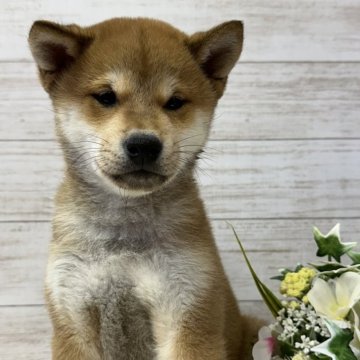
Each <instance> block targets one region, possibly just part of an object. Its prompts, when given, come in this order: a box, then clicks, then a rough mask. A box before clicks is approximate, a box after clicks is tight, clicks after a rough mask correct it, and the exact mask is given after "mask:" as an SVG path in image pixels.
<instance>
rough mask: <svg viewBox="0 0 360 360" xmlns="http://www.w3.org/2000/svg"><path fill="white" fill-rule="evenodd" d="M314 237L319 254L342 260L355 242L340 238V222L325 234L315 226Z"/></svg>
mask: <svg viewBox="0 0 360 360" xmlns="http://www.w3.org/2000/svg"><path fill="white" fill-rule="evenodd" d="M313 232H314V239H315V241H316V244H317V246H318V251H317V253H316V255H317V256H326V255H327V256H328V257H329V259H330V258H334V259H335V260H336V261H338V262H340V258H341V256H342V255H344V254H346V253H347V252H348V251H350V250H351V249H352V248H353V247H354V246H356V243H355V242H351V243H343V242H342V241H341V238H340V224H336V225H335V226H334V227H333V228H332V229H331V230H330V231H329V233H328V234H326V235H323V234H322V233H321V232H320V230H319V229H318V228H316V227H314V231H313Z"/></svg>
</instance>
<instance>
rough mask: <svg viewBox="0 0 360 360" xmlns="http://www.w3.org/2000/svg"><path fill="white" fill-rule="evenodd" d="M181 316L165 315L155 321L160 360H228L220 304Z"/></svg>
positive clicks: (201, 307)
mask: <svg viewBox="0 0 360 360" xmlns="http://www.w3.org/2000/svg"><path fill="white" fill-rule="evenodd" d="M210 301H211V300H210ZM211 302H213V300H212V301H211ZM178 315H179V314H166V315H164V313H162V314H161V315H160V316H158V317H156V318H155V319H154V320H155V321H154V323H153V330H154V335H155V341H156V345H157V358H156V359H157V360H195V359H196V360H225V359H226V352H225V339H224V331H223V330H224V312H223V311H222V304H221V301H219V302H218V303H217V304H215V303H214V302H213V303H212V304H210V303H209V302H207V303H205V304H202V306H198V307H195V308H192V309H191V310H188V311H187V312H186V314H182V316H178Z"/></svg>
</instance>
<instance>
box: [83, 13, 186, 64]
mask: <svg viewBox="0 0 360 360" xmlns="http://www.w3.org/2000/svg"><path fill="white" fill-rule="evenodd" d="M92 32H93V33H94V35H95V36H94V42H93V45H92V47H91V49H90V51H91V56H92V57H94V56H95V57H98V58H99V60H100V61H101V62H103V63H104V64H106V65H107V66H108V67H116V65H119V66H121V67H122V68H131V69H132V70H133V71H134V70H137V69H138V70H139V71H141V70H144V69H152V70H156V67H159V68H161V69H162V70H163V71H164V70H166V69H169V70H171V68H172V70H176V68H178V67H181V65H182V64H183V63H184V62H185V63H186V62H187V61H188V57H189V56H190V53H189V50H188V48H187V46H186V44H185V42H186V39H187V36H186V35H185V34H184V33H182V32H180V31H179V30H177V29H175V28H174V27H172V26H171V25H168V24H166V23H163V22H160V21H155V20H149V19H113V20H111V21H108V22H104V23H101V24H99V25H97V26H95V27H94V28H92Z"/></svg>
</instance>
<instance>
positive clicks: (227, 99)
mask: <svg viewBox="0 0 360 360" xmlns="http://www.w3.org/2000/svg"><path fill="white" fill-rule="evenodd" d="M359 90H360V63H351V64H337V63H335V64H330V63H325V64H324V63H321V64H317V63H300V64H299V63H296V64H292V63H288V64H278V63H275V64H267V63H261V64H259V63H256V64H243V63H240V64H238V66H237V67H236V68H235V70H234V72H233V73H232V74H231V76H230V79H229V84H228V87H227V91H226V93H225V95H224V97H223V98H222V99H221V101H220V103H219V107H218V109H217V114H216V118H215V122H214V124H213V131H212V135H211V138H212V139H214V140H239V139H306V138H310V139H312V138H353V137H359V138H360V121H359V112H360V97H359ZM53 123H54V121H53V114H52V111H51V104H50V100H49V99H48V97H47V94H46V93H45V91H44V90H43V89H42V88H41V86H40V84H39V81H38V79H37V75H36V70H35V66H34V65H33V64H24V63H0V140H7V139H26V140H39V139H53V137H54V126H53Z"/></svg>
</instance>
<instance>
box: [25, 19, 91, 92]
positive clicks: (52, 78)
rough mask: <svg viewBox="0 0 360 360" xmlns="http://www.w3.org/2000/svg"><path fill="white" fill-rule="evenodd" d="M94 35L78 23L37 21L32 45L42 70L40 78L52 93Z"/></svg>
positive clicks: (33, 29)
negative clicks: (63, 74) (54, 86)
mask: <svg viewBox="0 0 360 360" xmlns="http://www.w3.org/2000/svg"><path fill="white" fill-rule="evenodd" d="M91 40H92V39H91V38H90V37H89V36H88V35H87V34H85V33H84V31H83V29H82V28H81V27H80V26H77V25H74V24H73V25H60V24H56V23H53V22H50V21H36V22H35V23H34V24H33V26H32V27H31V30H30V33H29V39H28V41H29V45H30V50H31V52H32V55H33V57H34V59H35V62H36V64H37V66H38V69H39V74H40V80H41V82H42V85H43V86H44V88H45V90H46V91H48V92H50V90H51V88H52V86H53V85H54V83H55V82H56V80H57V79H58V78H59V77H60V75H61V74H62V73H63V72H64V71H65V70H66V69H67V68H68V67H69V66H71V64H72V63H74V62H75V61H76V59H77V58H78V57H79V56H80V55H81V53H82V52H83V51H84V50H85V48H86V47H87V46H88V45H89V44H90V43H91Z"/></svg>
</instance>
